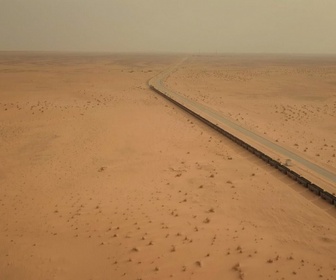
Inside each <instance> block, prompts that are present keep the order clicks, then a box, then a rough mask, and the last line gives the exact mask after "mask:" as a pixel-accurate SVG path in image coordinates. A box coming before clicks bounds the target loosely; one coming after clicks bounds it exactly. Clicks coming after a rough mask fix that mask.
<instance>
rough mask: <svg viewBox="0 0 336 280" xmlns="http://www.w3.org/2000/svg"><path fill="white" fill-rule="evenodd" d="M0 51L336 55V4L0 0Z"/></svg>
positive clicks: (299, 0) (313, 0)
mask: <svg viewBox="0 0 336 280" xmlns="http://www.w3.org/2000/svg"><path fill="white" fill-rule="evenodd" d="M0 50H56V51H57V50H60V51H112V52H124V51H126V52H152V51H155V52H165V51H172V52H248V53H255V52H257V53H260V52H268V53H269V52H273V53H274V52H280V53H334V54H335V53H336V0H0Z"/></svg>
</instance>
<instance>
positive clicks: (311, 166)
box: [149, 58, 336, 184]
mask: <svg viewBox="0 0 336 280" xmlns="http://www.w3.org/2000/svg"><path fill="white" fill-rule="evenodd" d="M186 59H187V58H184V59H183V60H182V61H181V62H179V63H178V64H177V65H175V66H173V67H170V68H169V69H168V70H166V71H164V72H162V73H161V74H159V75H157V76H155V77H154V78H152V79H151V80H150V81H149V85H150V86H152V87H154V88H155V89H157V90H159V91H160V92H162V93H164V94H166V95H168V96H169V97H171V98H173V99H174V100H176V101H178V102H180V103H181V104H183V105H184V106H186V107H187V108H189V109H191V110H193V111H196V112H197V113H198V112H201V113H202V116H203V117H206V116H210V117H211V118H212V119H214V120H216V121H217V122H218V123H219V124H220V123H221V124H224V125H225V126H227V127H230V128H231V129H232V131H237V132H239V133H241V134H243V135H244V136H245V137H247V138H249V139H251V140H253V141H254V142H257V143H259V144H260V145H262V146H265V147H267V148H268V149H270V150H272V151H274V152H275V153H277V154H280V155H282V156H284V157H285V158H286V159H290V160H291V161H293V162H297V163H299V164H301V165H302V166H304V167H306V168H307V169H308V170H310V171H312V172H313V173H315V174H317V175H318V176H320V177H321V179H324V180H327V181H329V182H330V183H332V184H335V183H336V174H335V173H332V172H331V171H329V170H327V169H325V168H323V167H321V166H319V165H317V164H315V163H313V162H311V161H309V160H307V159H305V158H303V157H301V156H300V155H298V154H296V153H294V152H292V151H289V150H287V149H286V148H284V147H282V146H280V145H278V144H276V143H274V142H272V141H270V140H268V139H266V138H264V137H262V136H261V135H258V134H256V133H254V132H253V131H251V130H248V129H246V128H244V127H242V126H240V125H238V124H237V123H235V122H233V121H231V120H230V119H228V118H225V117H224V116H222V115H220V114H219V113H218V112H216V111H214V110H213V109H211V108H210V107H208V106H205V105H203V104H200V103H198V102H195V101H193V100H190V99H188V98H186V97H185V96H183V95H181V94H179V93H177V92H173V91H172V90H170V89H168V88H167V87H166V86H165V85H164V81H165V80H166V79H167V78H168V76H169V75H170V74H172V72H173V71H174V70H175V69H177V68H178V67H179V66H180V65H181V64H182V63H183V62H184V61H185V60H186ZM195 109H196V110H195ZM233 134H234V133H233Z"/></svg>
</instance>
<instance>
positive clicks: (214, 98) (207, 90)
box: [167, 56, 336, 172]
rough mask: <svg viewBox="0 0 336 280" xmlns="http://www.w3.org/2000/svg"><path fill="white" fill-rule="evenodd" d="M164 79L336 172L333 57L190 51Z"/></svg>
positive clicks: (183, 92) (335, 110)
mask: <svg viewBox="0 0 336 280" xmlns="http://www.w3.org/2000/svg"><path fill="white" fill-rule="evenodd" d="M167 84H168V85H169V86H170V87H171V88H172V89H174V90H176V91H178V92H180V93H182V94H184V95H186V96H188V97H189V98H191V99H194V100H197V101H198V102H201V103H204V104H207V105H210V106H211V107H212V108H215V109H216V110H218V111H219V112H220V113H221V114H223V115H225V116H226V117H229V118H231V119H232V120H233V121H235V122H237V123H238V124H240V125H242V126H244V127H247V128H249V129H250V130H252V131H255V132H257V133H259V134H260V135H263V136H264V137H266V138H268V139H270V140H272V141H274V142H276V143H278V144H280V145H282V146H285V147H286V148H288V149H290V150H292V151H294V152H296V153H298V154H300V155H301V156H303V157H305V158H307V159H309V160H311V161H313V162H316V163H317V164H319V165H322V166H323V167H325V168H327V169H329V170H331V171H333V172H336V57H304V56H302V57H288V56H287V57H285V56H283V57H281V56H278V57H275V56H273V57H272V56H269V57H267V56H246V57H238V56H191V57H189V60H188V61H187V62H186V63H184V64H183V67H180V68H179V69H178V70H177V72H175V73H174V74H173V75H171V77H170V78H169V79H168V81H167Z"/></svg>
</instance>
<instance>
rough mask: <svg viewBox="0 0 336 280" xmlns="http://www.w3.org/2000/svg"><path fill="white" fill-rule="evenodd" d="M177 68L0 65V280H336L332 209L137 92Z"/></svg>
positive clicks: (112, 59)
mask: <svg viewBox="0 0 336 280" xmlns="http://www.w3.org/2000/svg"><path fill="white" fill-rule="evenodd" d="M178 59H179V58H178V57H173V56H163V57H158V56H135V55H134V56H125V55H124V56H123V55H119V56H117V55H115V56H65V55H63V56H59V55H55V56H48V55H35V56H32V55H21V56H19V57H17V55H13V54H11V55H8V54H2V55H1V56H0V65H1V66H0V69H1V71H0V96H1V104H0V127H1V130H0V156H1V159H2V161H1V163H0V186H1V188H0V192H1V196H0V279H144V280H145V279H205V278H208V279H266V278H267V279H334V278H335V271H336V265H335V261H334V260H335V251H336V250H335V249H336V237H335V234H334V233H335V230H336V226H335V209H334V208H333V207H332V206H329V205H328V204H326V203H324V202H323V201H321V200H319V199H318V198H317V197H315V196H314V195H312V194H310V193H309V192H306V191H305V190H304V189H303V188H302V187H300V186H296V185H295V184H294V183H293V182H292V181H290V180H289V179H288V178H286V177H285V176H282V175H281V174H278V173H277V172H276V171H275V170H274V169H272V168H271V167H268V166H266V165H264V164H263V163H262V162H260V161H259V160H258V159H256V158H254V157H253V156H251V155H250V154H249V153H248V152H246V151H245V150H243V149H241V148H239V147H236V146H235V145H234V144H232V143H231V142H230V141H229V140H227V139H225V138H223V137H222V136H220V135H219V134H217V133H215V132H214V131H212V130H211V129H209V128H208V127H206V126H205V125H203V124H202V123H200V122H199V121H197V120H195V119H193V118H192V117H191V116H189V115H188V114H186V113H184V112H182V111H180V110H179V109H177V108H175V107H174V106H173V105H171V104H170V103H168V102H167V101H165V100H163V99H162V98H160V97H159V96H157V95H156V94H155V93H154V92H152V91H150V90H149V89H148V88H147V85H146V82H147V80H148V79H150V78H151V77H152V76H154V75H155V74H157V73H159V72H160V71H163V70H164V69H165V68H166V67H168V66H169V65H170V64H171V63H174V62H176V61H178ZM184 67H185V68H184V69H182V70H181V71H185V72H187V73H190V77H191V78H190V77H188V76H183V77H184V78H183V79H185V82H186V83H185V84H182V83H181V81H182V78H181V77H182V76H179V75H176V76H175V75H174V76H172V77H171V81H170V82H173V83H174V82H176V83H178V86H179V87H180V88H181V90H182V89H183V90H184V89H188V88H189V85H190V84H191V83H190V84H189V81H193V82H195V79H194V74H193V72H188V71H191V70H193V68H192V67H194V66H193V65H190V66H189V65H188V66H184ZM189 67H190V69H188V68H189ZM181 73H182V72H181ZM183 73H184V72H183ZM177 74H179V73H177ZM183 75H184V74H183ZM210 78H211V77H210ZM210 78H209V79H210ZM213 79H214V80H215V78H213ZM184 87H185V88H184ZM187 94H189V93H188V92H187ZM195 98H196V97H195ZM197 98H199V97H198V96H197ZM207 98H208V99H209V100H215V98H213V99H212V98H210V95H209V97H207ZM216 98H217V97H216ZM251 102H252V103H251V104H252V105H253V106H257V105H258V104H257V102H254V103H253V101H251ZM284 102H285V101H284ZM293 106H294V105H293ZM286 108H287V107H286ZM309 108H310V107H309ZM230 110H231V111H230V113H231V114H233V113H234V112H235V110H236V109H230ZM237 110H238V109H237ZM270 110H271V109H270ZM314 112H315V111H314ZM266 113H269V112H266ZM332 113H333V112H332V111H331V114H332ZM250 114H251V113H250ZM269 114H271V113H269ZM293 114H294V113H293ZM243 117H244V116H243ZM259 126H260V127H262V126H263V124H262V122H261V123H260V124H259ZM293 130H294V128H293ZM279 133H280V132H279ZM325 133H328V132H325ZM326 135H327V134H326ZM300 141H301V140H300ZM315 141H317V140H315ZM299 144H300V147H301V145H303V144H301V142H299ZM326 149H327V147H326ZM328 149H329V150H330V149H332V148H331V147H329V146H328ZM329 150H328V151H329ZM321 155H322V152H321ZM321 158H323V156H321Z"/></svg>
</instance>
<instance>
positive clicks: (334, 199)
mask: <svg viewBox="0 0 336 280" xmlns="http://www.w3.org/2000/svg"><path fill="white" fill-rule="evenodd" d="M150 88H151V89H152V90H153V91H155V92H156V93H158V94H159V95H161V96H163V97H164V98H166V99H168V100H169V101H170V102H172V103H173V104H175V105H176V106H178V107H180V108H181V109H183V110H184V111H186V112H188V113H189V114H191V115H193V116H194V117H196V118H197V119H199V120H201V121H202V122H204V123H205V124H207V125H208V126H210V127H212V128H213V129H215V130H216V131H218V132H219V133H221V134H222V135H224V136H225V137H227V138H229V139H230V140H232V141H233V142H235V143H236V144H238V145H239V146H241V147H243V148H244V149H246V150H248V151H249V152H250V153H252V154H254V155H255V156H257V157H258V158H260V159H261V160H263V161H264V162H266V163H267V164H269V165H270V166H272V167H274V168H275V169H277V170H279V171H280V172H281V173H283V174H284V175H287V176H288V177H289V178H291V179H292V180H294V181H296V182H297V183H298V184H300V185H302V186H303V187H305V188H307V189H308V190H310V191H311V192H313V193H314V194H316V195H317V196H319V197H321V198H322V199H324V200H325V201H326V202H328V203H329V204H332V205H334V206H336V196H335V195H333V194H331V193H329V192H327V191H325V190H324V189H322V188H321V187H319V186H317V185H316V184H314V183H312V182H310V181H309V180H307V179H306V178H304V177H303V176H301V175H300V174H298V173H296V172H295V171H293V170H291V169H290V168H288V166H285V165H283V164H281V163H280V162H278V161H277V160H275V159H272V158H271V157H269V156H268V155H266V154H264V153H263V152H261V151H259V150H257V149H256V148H254V147H252V146H251V145H249V144H247V143H246V142H244V141H243V140H241V139H239V138H238V137H236V136H234V135H233V134H231V133H229V132H227V131H226V130H224V129H222V128H220V127H219V126H217V125H216V124H214V123H212V122H210V121H209V120H207V119H205V118H203V117H202V116H200V115H199V114H197V113H196V112H194V111H192V110H190V109H189V108H187V107H185V106H184V105H182V104H181V103H179V102H178V101H176V100H175V99H173V98H171V97H169V96H168V95H166V94H164V93H163V92H161V91H160V90H158V89H156V88H155V87H154V86H152V85H150Z"/></svg>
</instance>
